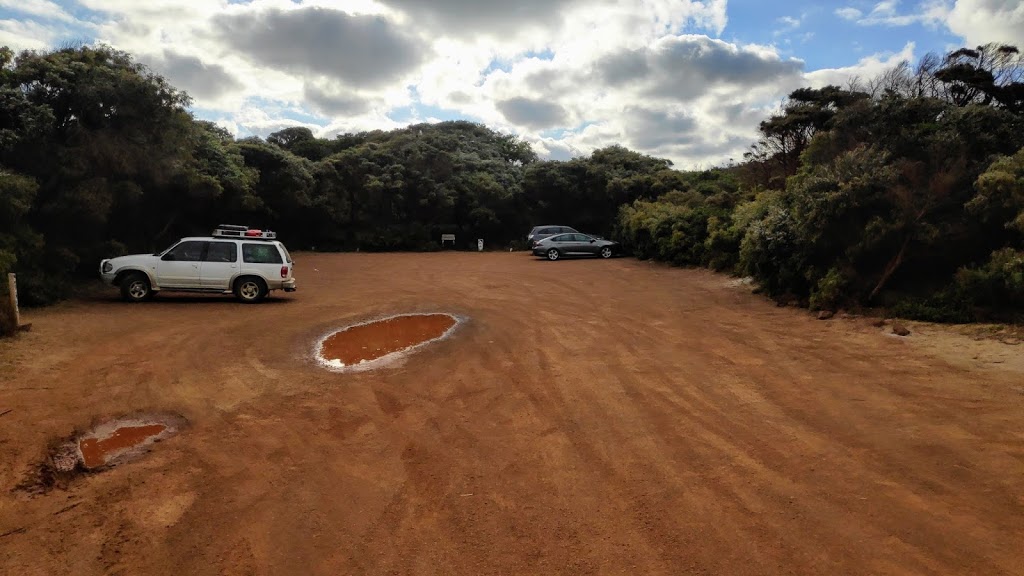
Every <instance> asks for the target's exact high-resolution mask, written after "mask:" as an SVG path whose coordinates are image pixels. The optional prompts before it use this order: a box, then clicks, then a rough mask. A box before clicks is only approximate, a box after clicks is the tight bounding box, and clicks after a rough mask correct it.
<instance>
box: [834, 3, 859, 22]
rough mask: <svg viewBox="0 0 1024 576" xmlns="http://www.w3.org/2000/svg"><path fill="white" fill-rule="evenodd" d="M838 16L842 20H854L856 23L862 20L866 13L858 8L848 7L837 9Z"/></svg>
mask: <svg viewBox="0 0 1024 576" xmlns="http://www.w3.org/2000/svg"><path fill="white" fill-rule="evenodd" d="M836 16H839V17H840V18H842V19H844V20H854V21H856V20H860V18H861V17H862V16H864V13H863V12H861V11H860V10H858V9H856V8H853V7H849V6H848V7H846V8H837V9H836Z"/></svg>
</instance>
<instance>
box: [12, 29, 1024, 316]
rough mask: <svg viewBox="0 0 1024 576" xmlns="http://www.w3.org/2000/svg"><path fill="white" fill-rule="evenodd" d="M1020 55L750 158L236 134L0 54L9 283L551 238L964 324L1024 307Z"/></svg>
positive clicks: (845, 91) (773, 130)
mask: <svg viewBox="0 0 1024 576" xmlns="http://www.w3.org/2000/svg"><path fill="white" fill-rule="evenodd" d="M1022 70H1024V67H1022V65H1021V58H1020V55H1019V54H1018V52H1017V51H1016V49H1015V48H1011V47H1001V46H995V45H990V46H985V47H981V48H979V49H977V50H958V51H956V52H953V53H951V54H949V55H946V56H945V57H937V56H929V57H926V58H925V59H924V60H922V62H921V63H920V64H919V65H918V66H917V67H915V68H911V67H910V66H909V65H902V66H899V67H897V68H895V69H894V70H892V71H890V72H888V73H887V74H885V75H883V76H882V77H880V78H877V79H873V80H871V81H870V82H867V83H863V84H854V85H851V86H847V87H845V88H839V87H834V86H832V87H825V88H820V89H801V90H797V91H796V92H794V93H793V94H792V95H791V96H790V98H789V99H788V101H787V103H786V104H785V106H784V107H783V109H782V110H780V112H779V113H778V114H777V115H775V116H773V117H772V118H769V119H767V120H766V121H765V122H763V123H762V125H761V135H762V137H761V139H760V140H759V141H758V142H757V143H755V144H754V145H753V146H752V147H751V149H750V152H749V153H748V154H746V156H745V158H744V161H743V162H742V163H741V164H740V165H738V166H730V167H728V168H721V169H711V170H703V171H696V172H681V171H677V170H674V169H673V168H672V166H671V163H670V162H668V161H666V160H662V159H658V158H652V157H650V156H645V155H643V154H639V153H636V152H632V151H630V150H627V149H625V148H622V147H619V146H613V147H609V148H605V149H602V150H597V151H595V152H594V153H593V154H592V155H590V156H589V157H583V158H577V159H573V160H570V161H566V162H555V161H541V160H539V159H538V158H537V156H536V154H535V153H534V152H533V150H532V149H531V148H530V146H529V145H528V144H527V143H525V142H524V141H522V140H520V139H519V138H517V137H515V136H511V135H507V134H501V133H498V132H495V131H493V130H490V129H488V128H486V127H484V126H481V125H478V124H473V123H470V122H445V123H440V124H422V125H416V126H410V127H408V128H405V129H401V130H394V131H390V132H382V131H374V132H365V133H359V134H343V135H339V136H337V137H335V138H330V139H325V138H317V137H315V136H314V134H313V133H312V132H311V131H310V130H309V129H307V128H300V127H297V128H288V129H285V130H282V131H280V132H277V133H275V134H272V135H271V136H269V137H268V138H267V139H266V140H262V139H259V138H247V139H242V140H236V139H234V138H233V137H232V136H231V135H230V134H229V133H227V132H226V131H224V130H223V129H221V128H218V127H217V126H215V125H213V124H211V123H208V122H202V121H197V120H195V119H194V118H193V117H192V116H191V114H190V113H189V112H188V110H187V108H188V106H189V104H190V100H189V98H188V96H187V95H186V94H184V93H182V92H180V91H178V90H176V89H175V88H174V87H172V86H169V85H168V84H167V83H166V81H164V79H163V78H161V77H160V76H158V75H155V74H153V73H152V72H150V71H149V70H148V69H146V68H145V67H143V66H141V65H139V64H137V63H135V62H134V61H133V60H132V58H131V57H130V55H128V54H125V53H123V52H119V51H116V50H113V49H110V48H107V47H103V46H100V47H81V48H68V49H62V50H57V51H53V52H45V53H42V52H24V53H22V54H19V55H17V56H16V55H15V54H13V53H12V52H11V51H9V50H7V49H2V50H0V271H2V272H6V271H8V270H14V271H17V272H18V274H19V283H20V288H21V291H22V301H23V302H24V303H26V304H29V305H32V304H44V303H48V302H53V301H55V300H57V299H59V298H61V297H64V296H65V295H66V294H67V293H68V287H69V285H70V283H71V282H72V281H73V279H74V278H75V277H87V276H94V275H95V273H96V270H95V269H96V266H97V264H98V262H99V260H100V259H101V258H103V257H107V256H111V255H117V254H122V253H126V252H140V251H156V250H159V249H161V248H164V247H165V246H166V245H169V244H170V243H171V242H173V241H174V240H176V239H177V238H179V237H181V236H183V235H190V234H205V233H208V232H209V230H210V229H211V228H212V227H213V226H214V225H216V224H218V223H221V222H224V223H244V224H249V225H252V226H255V227H261V228H269V229H273V230H276V231H278V232H279V233H281V235H282V237H283V238H284V239H285V240H286V241H287V243H288V245H289V247H291V248H292V249H294V250H302V249H317V250H433V249H437V248H439V242H438V239H439V237H440V235H441V234H442V233H454V234H456V236H457V237H458V238H459V240H460V247H469V246H470V245H475V241H476V239H477V238H483V239H485V242H486V243H487V245H489V246H497V247H509V246H512V247H516V246H519V247H521V242H522V241H523V237H524V235H525V233H526V231H527V230H529V228H530V227H531V226H534V225H537V224H548V223H550V224H567V225H572V226H575V227H577V228H578V229H581V230H584V231H587V232H591V233H594V234H601V235H614V237H616V238H618V239H620V240H621V241H622V242H623V243H624V244H625V245H626V246H628V247H629V248H630V249H631V250H633V251H634V252H635V253H636V255H637V256H639V257H641V258H653V259H659V260H664V261H666V262H670V263H673V264H676V265H683V266H707V267H710V268H714V269H716V270H721V271H726V272H729V273H734V274H741V275H751V276H753V277H754V278H755V279H756V280H757V281H758V283H759V284H760V285H761V287H762V289H763V290H764V291H765V292H766V293H768V294H769V295H771V296H773V297H776V298H780V299H787V300H792V299H797V300H801V301H803V302H804V303H805V304H806V305H808V306H811V307H813V308H824V309H834V308H837V307H840V306H857V305H881V306H886V307H891V308H893V309H895V310H896V311H898V312H901V313H903V314H906V315H910V316H914V317H922V318H930V319H936V320H949V321H961V320H970V319H975V318H979V317H983V316H992V315H994V316H997V317H1008V318H1009V317H1013V316H1014V315H1016V314H1019V313H1020V311H1021V310H1024V90H1022V86H1024V84H1022V82H1021V81H1022V75H1024V74H1022Z"/></svg>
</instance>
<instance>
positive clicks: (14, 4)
mask: <svg viewBox="0 0 1024 576" xmlns="http://www.w3.org/2000/svg"><path fill="white" fill-rule="evenodd" d="M0 9H4V10H10V11H11V12H17V13H20V14H25V15H28V16H35V17H38V18H45V19H47V20H56V21H58V22H72V21H74V20H75V19H74V17H72V16H71V15H70V14H68V13H67V12H65V11H64V9H63V8H61V7H60V6H59V5H57V4H56V3H54V2H51V1H50V0H0Z"/></svg>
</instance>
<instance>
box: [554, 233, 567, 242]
mask: <svg viewBox="0 0 1024 576" xmlns="http://www.w3.org/2000/svg"><path fill="white" fill-rule="evenodd" d="M571 240H572V238H570V237H569V236H568V235H567V234H562V235H561V236H555V237H554V238H552V239H551V241H552V242H569V241H571Z"/></svg>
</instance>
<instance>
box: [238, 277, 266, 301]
mask: <svg viewBox="0 0 1024 576" xmlns="http://www.w3.org/2000/svg"><path fill="white" fill-rule="evenodd" d="M267 292H268V290H267V284H266V282H264V281H263V279H262V278H257V277H255V276H243V277H242V278H239V279H238V280H235V298H238V299H239V300H241V301H242V302H245V303H246V304H256V303H257V302H261V301H262V300H263V299H264V298H266V297H267Z"/></svg>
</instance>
